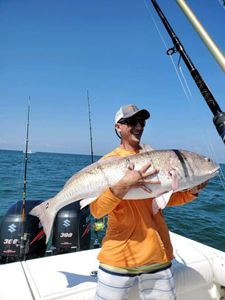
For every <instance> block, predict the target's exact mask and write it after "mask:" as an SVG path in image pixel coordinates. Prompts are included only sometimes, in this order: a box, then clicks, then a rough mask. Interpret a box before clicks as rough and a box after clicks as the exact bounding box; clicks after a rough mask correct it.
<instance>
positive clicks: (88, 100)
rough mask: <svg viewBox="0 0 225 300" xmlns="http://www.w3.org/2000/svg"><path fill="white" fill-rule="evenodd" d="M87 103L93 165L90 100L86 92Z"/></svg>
mask: <svg viewBox="0 0 225 300" xmlns="http://www.w3.org/2000/svg"><path fill="white" fill-rule="evenodd" d="M87 102H88V118H89V133H90V144H91V162H92V164H93V162H94V156H93V144H92V128H91V109H90V99H89V92H88V90H87Z"/></svg>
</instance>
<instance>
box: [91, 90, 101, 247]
mask: <svg viewBox="0 0 225 300" xmlns="http://www.w3.org/2000/svg"><path fill="white" fill-rule="evenodd" d="M87 102H88V117H89V133H90V144H91V162H92V164H93V162H94V155H93V144H92V140H93V139H92V127H91V107H90V99H89V92H88V90H87ZM104 227H105V224H104V219H103V218H102V219H101V220H98V219H96V218H95V219H94V232H95V236H96V239H95V241H94V248H99V247H100V242H99V236H98V232H99V231H101V230H103V229H104Z"/></svg>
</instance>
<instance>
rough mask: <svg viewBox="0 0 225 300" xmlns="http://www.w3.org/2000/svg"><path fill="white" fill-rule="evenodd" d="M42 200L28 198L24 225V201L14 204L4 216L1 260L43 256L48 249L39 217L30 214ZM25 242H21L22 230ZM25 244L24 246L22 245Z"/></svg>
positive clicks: (4, 261)
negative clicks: (22, 213) (22, 214)
mask: <svg viewBox="0 0 225 300" xmlns="http://www.w3.org/2000/svg"><path fill="white" fill-rule="evenodd" d="M41 202H42V201H37V200H28V201H26V205H25V219H24V223H23V224H24V226H23V227H22V216H21V212H22V201H18V202H16V203H15V204H13V205H12V206H11V207H10V208H9V210H8V211H7V213H6V215H5V216H4V218H3V220H2V223H1V228H0V262H1V263H6V262H11V261H12V262H13V261H17V260H24V259H31V258H36V257H42V256H44V254H45V251H46V243H45V241H46V239H45V235H44V234H43V230H42V226H41V224H40V222H39V219H38V218H36V217H34V216H31V215H29V212H30V211H31V209H32V208H33V207H35V206H36V205H38V204H40V203H41ZM22 228H23V232H24V235H23V237H24V242H23V243H21V232H22V231H21V230H22ZM22 244H23V247H21V245H22Z"/></svg>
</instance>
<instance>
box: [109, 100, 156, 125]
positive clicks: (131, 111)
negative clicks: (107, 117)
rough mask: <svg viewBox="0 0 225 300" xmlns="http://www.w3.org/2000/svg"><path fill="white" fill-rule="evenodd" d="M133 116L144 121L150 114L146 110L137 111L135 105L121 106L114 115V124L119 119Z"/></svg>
mask: <svg viewBox="0 0 225 300" xmlns="http://www.w3.org/2000/svg"><path fill="white" fill-rule="evenodd" d="M134 115H138V116H140V117H142V118H143V119H145V120H146V119H148V118H149V117H150V113H149V112H148V111H147V110H146V109H139V108H138V107H137V106H136V105H133V104H128V105H124V106H121V107H120V109H119V110H118V112H117V113H116V115H115V124H116V123H118V122H119V120H121V119H127V118H130V117H132V116H134Z"/></svg>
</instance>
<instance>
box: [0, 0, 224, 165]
mask: <svg viewBox="0 0 225 300" xmlns="http://www.w3.org/2000/svg"><path fill="white" fill-rule="evenodd" d="M158 3H159V5H160V6H161V9H162V10H163V11H164V13H165V15H166V17H167V18H168V20H169V22H170V24H171V26H172V27H173V29H174V31H175V32H176V34H177V35H178V37H179V38H180V40H181V42H182V43H183V45H184V47H185V49H186V52H187V53H188V55H189V56H190V58H191V60H192V61H193V63H194V65H195V66H196V67H197V69H198V70H199V72H200V73H201V75H202V77H203V78H204V80H205V81H206V83H207V84H208V86H209V87H210V89H211V91H212V93H213V95H214V97H215V98H216V100H217V101H218V103H219V105H220V107H221V109H222V110H223V111H224V110H225V84H224V78H225V74H224V72H223V71H222V70H221V68H220V67H219V66H218V64H217V63H216V61H215V60H214V58H213V57H212V55H211V54H210V52H209V51H208V50H207V48H206V47H205V45H204V44H203V43H202V41H201V40H200V38H199V37H198V35H197V33H196V32H195V31H194V29H193V28H192V25H191V24H190V23H189V21H188V20H187V19H186V17H185V16H184V14H183V12H182V11H181V10H180V8H179V7H178V5H177V4H176V1H175V0H174V1H172V0H163V1H162V0H158ZM187 3H188V4H189V5H190V7H191V8H192V9H193V11H194V12H195V14H196V15H197V17H198V18H199V20H200V21H201V23H202V24H203V26H204V27H205V28H206V30H207V31H208V33H209V34H210V35H211V37H212V38H213V39H214V41H215V42H216V44H217V45H218V46H219V48H220V50H221V51H222V52H223V53H225V35H224V28H225V9H224V8H222V6H221V5H220V1H219V0H213V1H212V0H205V1H204V5H203V1H202V0H187ZM146 6H147V8H146ZM152 16H153V18H154V20H155V21H156V23H157V26H158V28H159V30H160V31H161V34H162V36H163V39H164V41H165V42H166V44H167V45H168V47H171V46H172V43H171V41H170V38H169V36H168V34H167V32H166V31H165V29H164V27H163V25H162V23H161V21H160V20H159V17H158V15H156V13H155V11H154V9H153V7H152V4H151V2H150V1H146V3H145V1H140V0H132V1H128V0H123V1H121V0H120V1H119V0H113V1H106V0H98V1H97V0H93V1H86V0H76V1H74V0H66V1H62V0H61V1H59V0H54V1H53V0H29V1H28V0H20V1H18V0H1V2H0V44H1V47H0V107H1V109H0V128H1V131H0V149H16V150H22V149H24V145H25V130H26V114H27V103H28V97H29V96H30V97H31V115H30V118H31V119H30V138H29V142H30V148H31V149H32V150H33V151H44V152H62V153H82V154H89V153H90V142H89V124H88V109H87V90H89V96H90V104H91V118H92V131H93V147H94V153H95V154H98V155H102V154H104V153H106V152H109V151H110V150H111V149H112V148H114V147H116V146H117V144H118V138H117V137H116V135H115V134H114V115H115V113H116V111H117V110H118V109H119V107H120V106H121V105H124V104H130V103H134V104H136V105H138V106H139V107H141V108H146V109H148V110H149V111H150V112H151V119H150V121H149V122H148V124H147V126H146V129H145V133H144V136H143V140H142V141H143V142H145V143H148V144H151V145H152V146H153V147H154V148H156V149H168V148H179V149H181V148H182V149H187V150H192V151H195V152H199V153H203V154H206V155H208V156H210V157H212V158H213V159H215V160H216V161H218V162H225V155H224V153H225V147H224V145H223V143H222V141H221V139H220V137H219V136H218V134H217V132H216V129H215V128H214V125H213V123H212V113H211V111H210V110H209V108H208V107H207V105H206V104H205V100H204V99H203V97H202V96H201V94H200V92H199V90H198V89H197V87H196V85H195V83H194V82H193V79H192V78H191V76H190V74H189V73H188V71H187V69H186V66H185V65H184V64H183V63H181V67H182V72H183V73H184V76H185V78H186V80H187V83H188V86H189V88H190V90H191V94H192V96H190V97H189V98H187V97H186V96H185V93H184V91H183V89H182V86H181V84H180V82H179V79H178V77H177V75H176V72H175V70H174V67H173V65H172V63H171V59H170V58H169V57H168V56H167V55H166V49H165V46H164V44H163V42H162V40H161V38H160V36H159V34H158V32H157V30H156V28H155V26H154V23H153V21H152ZM178 58H179V56H178V55H174V56H173V59H174V62H175V64H177V62H178Z"/></svg>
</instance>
